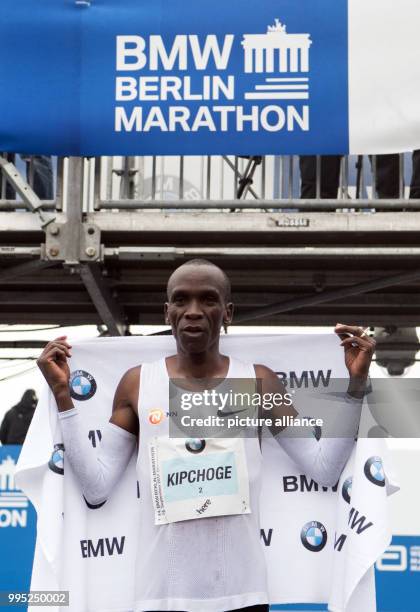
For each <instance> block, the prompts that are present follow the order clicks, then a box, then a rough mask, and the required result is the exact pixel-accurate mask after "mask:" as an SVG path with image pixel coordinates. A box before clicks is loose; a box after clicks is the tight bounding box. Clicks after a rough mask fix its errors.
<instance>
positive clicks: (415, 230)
mask: <svg viewBox="0 0 420 612" xmlns="http://www.w3.org/2000/svg"><path fill="white" fill-rule="evenodd" d="M375 166H376V164H375V162H374V160H373V162H372V165H371V172H372V173H373V175H374V174H375ZM0 169H1V173H2V176H3V179H6V181H7V182H8V183H9V185H11V186H12V187H13V189H14V191H15V192H16V199H6V198H5V197H4V196H5V190H4V187H3V190H2V193H0V283H1V288H0V323H2V324H11V323H31V324H35V323H37V324H38V323H46V324H59V325H78V324H96V325H105V326H106V327H107V329H108V332H109V333H110V334H112V335H120V334H125V333H128V331H129V327H130V325H138V324H161V323H162V322H163V315H162V304H163V302H164V300H165V284H166V280H167V278H168V276H169V274H170V272H171V271H172V270H173V269H174V268H175V267H176V266H178V265H179V264H181V263H182V262H183V261H186V260H187V259H189V258H191V257H205V258H208V259H211V260H212V261H214V262H215V263H218V264H219V265H220V266H221V267H223V269H225V270H226V272H227V273H228V274H229V275H230V277H231V279H232V285H233V298H234V302H235V305H236V322H237V323H240V324H245V323H247V322H250V321H252V322H253V323H254V322H255V324H266V325H271V324H275V325H332V324H335V323H336V322H337V321H342V320H344V321H351V322H354V323H355V324H361V325H373V326H382V327H386V326H390V325H392V326H396V327H410V326H418V325H419V319H420V315H419V313H420V308H419V307H420V296H419V291H418V288H419V286H420V242H419V237H420V200H408V199H407V198H405V197H404V196H405V190H404V184H403V183H402V182H401V184H400V194H399V195H400V197H399V198H397V199H393V200H383V199H382V200H378V199H377V198H376V197H375V196H376V194H375V189H374V188H372V189H370V191H369V190H366V188H365V186H363V185H362V187H363V188H361V189H359V194H358V195H360V196H362V197H359V198H358V199H355V194H354V193H353V192H352V187H351V186H349V184H348V160H347V159H346V158H343V159H342V162H341V179H340V189H339V198H338V199H334V200H321V199H320V198H319V197H317V198H315V199H312V200H302V199H299V198H298V197H297V195H298V194H296V184H297V182H298V172H297V159H296V158H276V157H267V158H252V157H251V158H248V159H241V158H233V157H231V158H228V157H225V158H221V157H220V158H215V157H206V158H183V157H179V158H163V157H161V158H139V157H127V158H90V159H84V158H65V159H59V160H57V164H56V173H55V175H56V179H57V181H56V186H55V190H54V191H55V198H54V200H50V201H41V200H40V199H39V198H38V197H37V195H36V193H35V192H34V190H33V189H32V187H31V185H30V184H29V183H30V181H29V183H28V182H27V181H26V180H25V179H24V178H23V176H22V173H20V172H18V170H17V169H16V166H15V165H14V164H13V163H12V162H11V161H8V160H7V159H5V158H0ZM317 169H318V186H317V194H318V196H319V194H320V186H319V164H317ZM402 174H403V173H402V172H401V176H402ZM4 183H5V181H3V185H4ZM373 184H374V180H373ZM359 188H360V185H359ZM1 198H3V199H1Z"/></svg>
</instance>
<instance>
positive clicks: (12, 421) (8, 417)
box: [0, 389, 38, 444]
mask: <svg viewBox="0 0 420 612" xmlns="http://www.w3.org/2000/svg"><path fill="white" fill-rule="evenodd" d="M37 403H38V398H37V396H36V393H35V391H34V390H33V389H26V391H25V392H24V394H23V395H22V399H21V400H20V402H19V403H18V404H16V406H13V408H10V410H8V411H7V412H6V414H5V415H4V419H3V421H2V424H1V427H0V442H1V443H2V444H23V443H24V441H25V438H26V434H27V431H28V429H29V425H30V424H31V421H32V417H33V416H34V412H35V408H36V405H37Z"/></svg>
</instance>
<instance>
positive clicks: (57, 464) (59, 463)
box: [48, 444, 64, 475]
mask: <svg viewBox="0 0 420 612" xmlns="http://www.w3.org/2000/svg"><path fill="white" fill-rule="evenodd" d="M48 467H49V468H50V470H51V471H52V472H55V473H56V474H61V475H63V474H64V444H54V450H53V452H52V454H51V458H50V460H49V461H48Z"/></svg>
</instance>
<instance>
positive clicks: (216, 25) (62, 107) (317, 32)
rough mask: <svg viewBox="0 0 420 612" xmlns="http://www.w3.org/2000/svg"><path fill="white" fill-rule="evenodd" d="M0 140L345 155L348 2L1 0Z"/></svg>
mask: <svg viewBox="0 0 420 612" xmlns="http://www.w3.org/2000/svg"><path fill="white" fill-rule="evenodd" d="M0 17H1V18H0V35H1V40H2V48H3V53H5V54H6V56H7V57H6V61H4V55H3V61H2V62H1V65H0V87H1V92H2V95H1V97H0V150H1V151H11V152H22V153H37V154H59V155H81V154H83V155H119V154H121V155H136V154H138V155H150V154H153V155H154V154H166V155H171V154H174V155H175V154H176V155H179V154H184V155H188V154H206V155H212V154H239V155H249V154H252V155H258V154H283V153H288V154H310V153H312V154H315V153H321V152H322V153H325V154H328V153H331V154H332V153H347V152H348V150H349V109H348V5H347V0H317V2H313V0H299V2H296V0H247V2H243V0H230V2H225V1H222V0H213V2H208V3H207V2H204V3H203V2H196V1H192V0H154V1H153V2H139V1H138V0H119V1H118V2H116V1H115V0H92V2H91V3H89V2H87V3H85V4H84V5H83V4H80V3H77V2H75V0H37V2H36V3H35V2H34V0H19V2H16V0H2V4H1V8H0Z"/></svg>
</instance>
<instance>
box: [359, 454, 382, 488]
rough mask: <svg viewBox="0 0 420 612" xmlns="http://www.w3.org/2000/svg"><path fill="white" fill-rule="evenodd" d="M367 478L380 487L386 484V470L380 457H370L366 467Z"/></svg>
mask: <svg viewBox="0 0 420 612" xmlns="http://www.w3.org/2000/svg"><path fill="white" fill-rule="evenodd" d="M364 472H365V476H366V478H367V479H368V480H369V481H370V482H372V483H373V484H374V485H377V486H378V487H384V486H385V471H384V466H383V463H382V459H381V458H380V457H370V458H369V459H368V460H367V461H366V463H365V468H364Z"/></svg>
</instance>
